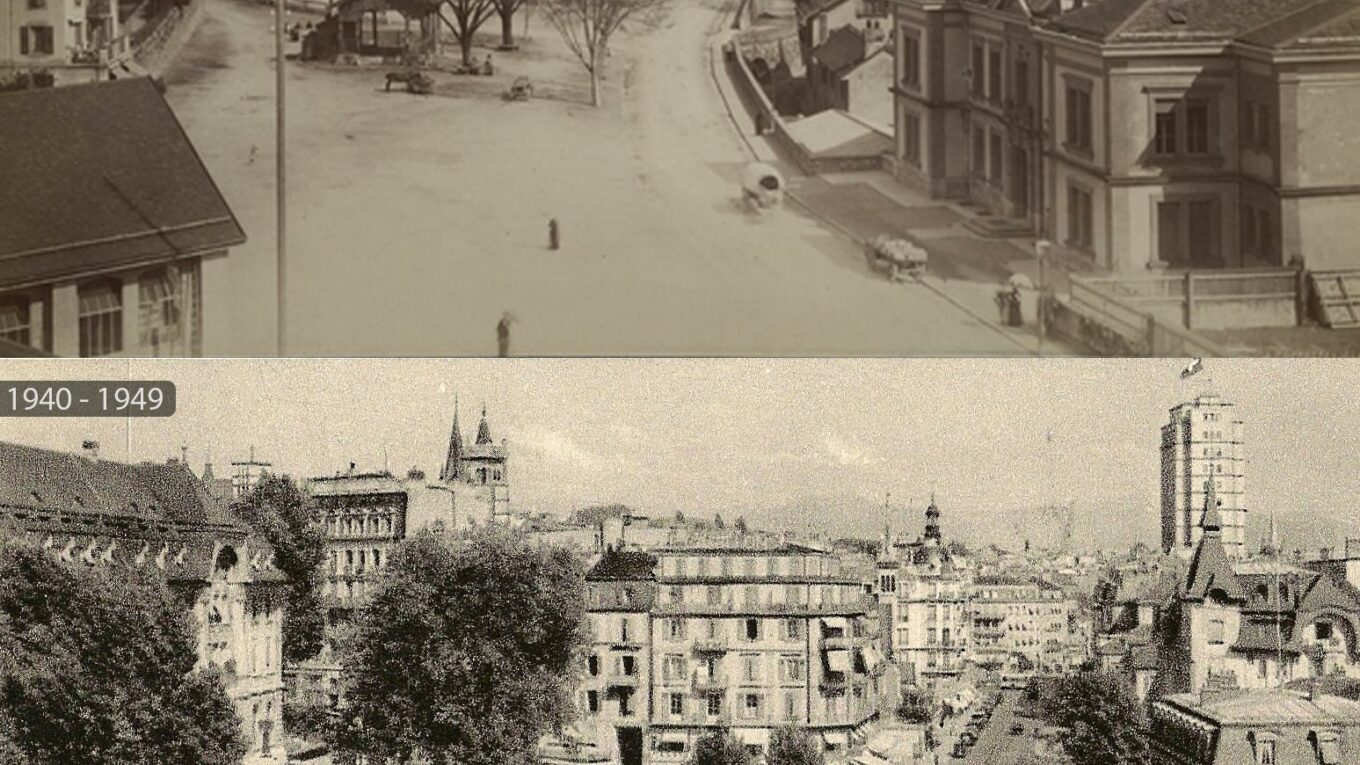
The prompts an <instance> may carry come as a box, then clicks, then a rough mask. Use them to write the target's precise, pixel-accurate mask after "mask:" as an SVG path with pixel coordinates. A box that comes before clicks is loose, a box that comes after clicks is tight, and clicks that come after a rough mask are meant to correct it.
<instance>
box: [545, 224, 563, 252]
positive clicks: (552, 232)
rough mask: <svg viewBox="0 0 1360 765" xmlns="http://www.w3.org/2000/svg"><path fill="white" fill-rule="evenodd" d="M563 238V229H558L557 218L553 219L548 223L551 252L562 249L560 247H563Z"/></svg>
mask: <svg viewBox="0 0 1360 765" xmlns="http://www.w3.org/2000/svg"><path fill="white" fill-rule="evenodd" d="M561 236H562V232H561V229H560V228H558V225H557V219H556V218H553V219H551V220H549V221H548V249H550V250H556V249H557V248H558V247H560V246H561V243H562V242H561Z"/></svg>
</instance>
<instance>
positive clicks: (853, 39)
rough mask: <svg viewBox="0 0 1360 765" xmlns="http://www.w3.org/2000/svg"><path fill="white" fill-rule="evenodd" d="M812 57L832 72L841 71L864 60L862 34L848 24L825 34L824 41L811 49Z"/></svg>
mask: <svg viewBox="0 0 1360 765" xmlns="http://www.w3.org/2000/svg"><path fill="white" fill-rule="evenodd" d="M812 57H813V58H815V59H817V60H818V61H819V62H821V64H822V66H825V67H826V68H828V69H830V70H831V71H833V72H841V71H844V70H846V69H849V68H850V67H852V66H854V65H855V64H858V63H859V62H861V61H863V60H864V34H863V33H862V32H860V31H859V30H858V29H855V28H854V27H852V26H850V25H849V24H847V25H845V26H843V27H841V28H839V29H836V30H834V31H833V32H832V33H831V34H829V35H827V37H826V42H824V43H822V44H821V45H818V46H817V47H816V48H813V49H812Z"/></svg>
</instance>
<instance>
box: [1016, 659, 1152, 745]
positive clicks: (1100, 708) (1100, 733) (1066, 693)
mask: <svg viewBox="0 0 1360 765" xmlns="http://www.w3.org/2000/svg"><path fill="white" fill-rule="evenodd" d="M1042 707H1043V710H1044V716H1045V718H1046V719H1047V720H1048V721H1049V722H1050V723H1052V724H1054V725H1058V726H1060V727H1061V728H1062V729H1063V733H1062V739H1061V740H1062V745H1063V751H1064V752H1065V753H1066V755H1067V757H1068V758H1069V759H1071V761H1072V763H1073V765H1134V763H1145V762H1147V761H1148V757H1149V752H1148V739H1149V735H1150V734H1149V730H1148V723H1147V718H1146V716H1145V715H1144V713H1143V707H1142V705H1141V704H1140V703H1139V702H1138V699H1137V698H1136V697H1135V696H1134V695H1133V690H1132V689H1131V688H1129V687H1128V685H1127V684H1126V683H1125V682H1124V680H1123V678H1121V677H1120V676H1119V675H1116V674H1112V673H1104V672H1080V673H1076V674H1072V675H1067V676H1064V677H1062V678H1059V679H1058V681H1057V682H1056V684H1055V686H1054V688H1053V693H1052V697H1051V698H1050V699H1048V700H1047V701H1046V702H1044V703H1043V704H1042Z"/></svg>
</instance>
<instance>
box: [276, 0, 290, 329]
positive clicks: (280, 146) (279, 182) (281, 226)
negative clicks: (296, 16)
mask: <svg viewBox="0 0 1360 765" xmlns="http://www.w3.org/2000/svg"><path fill="white" fill-rule="evenodd" d="M286 13H287V2H286V0H274V76H275V79H274V91H275V93H274V104H275V110H274V112H275V141H274V143H275V159H274V163H275V170H276V177H275V180H274V186H275V192H276V194H277V201H278V204H277V210H276V213H277V216H278V244H277V249H278V304H279V308H278V323H279V326H278V333H279V356H285V355H287V354H286V353H285V352H284V349H285V348H286V347H287V325H288V312H287V310H285V305H286V302H285V299H284V298H285V296H286V294H287V291H288V286H287V285H288V269H287V268H286V263H287V257H286V254H287V249H288V236H287V229H286V227H285V223H284V221H285V220H286V215H285V206H286V200H287V196H288V194H287V191H286V188H285V181H284V177H285V176H284V145H285V144H284V107H283V90H284V71H283V64H284V58H283V24H284V18H285V14H286Z"/></svg>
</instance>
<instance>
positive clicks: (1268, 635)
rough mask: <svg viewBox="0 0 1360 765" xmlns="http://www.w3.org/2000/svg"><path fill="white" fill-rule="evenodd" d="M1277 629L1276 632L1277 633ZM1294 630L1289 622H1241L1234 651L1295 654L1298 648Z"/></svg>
mask: <svg viewBox="0 0 1360 765" xmlns="http://www.w3.org/2000/svg"><path fill="white" fill-rule="evenodd" d="M1277 627H1278V631H1277ZM1293 638H1294V628H1293V625H1291V624H1290V623H1289V622H1286V621H1281V622H1280V623H1279V624H1278V625H1276V624H1275V623H1274V622H1270V623H1264V622H1243V623H1242V625H1241V626H1240V627H1238V629H1237V642H1235V643H1233V646H1232V647H1233V650H1235V651H1283V652H1285V653H1291V654H1296V653H1298V652H1299V647H1298V645H1297V644H1295V643H1294V640H1293Z"/></svg>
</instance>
